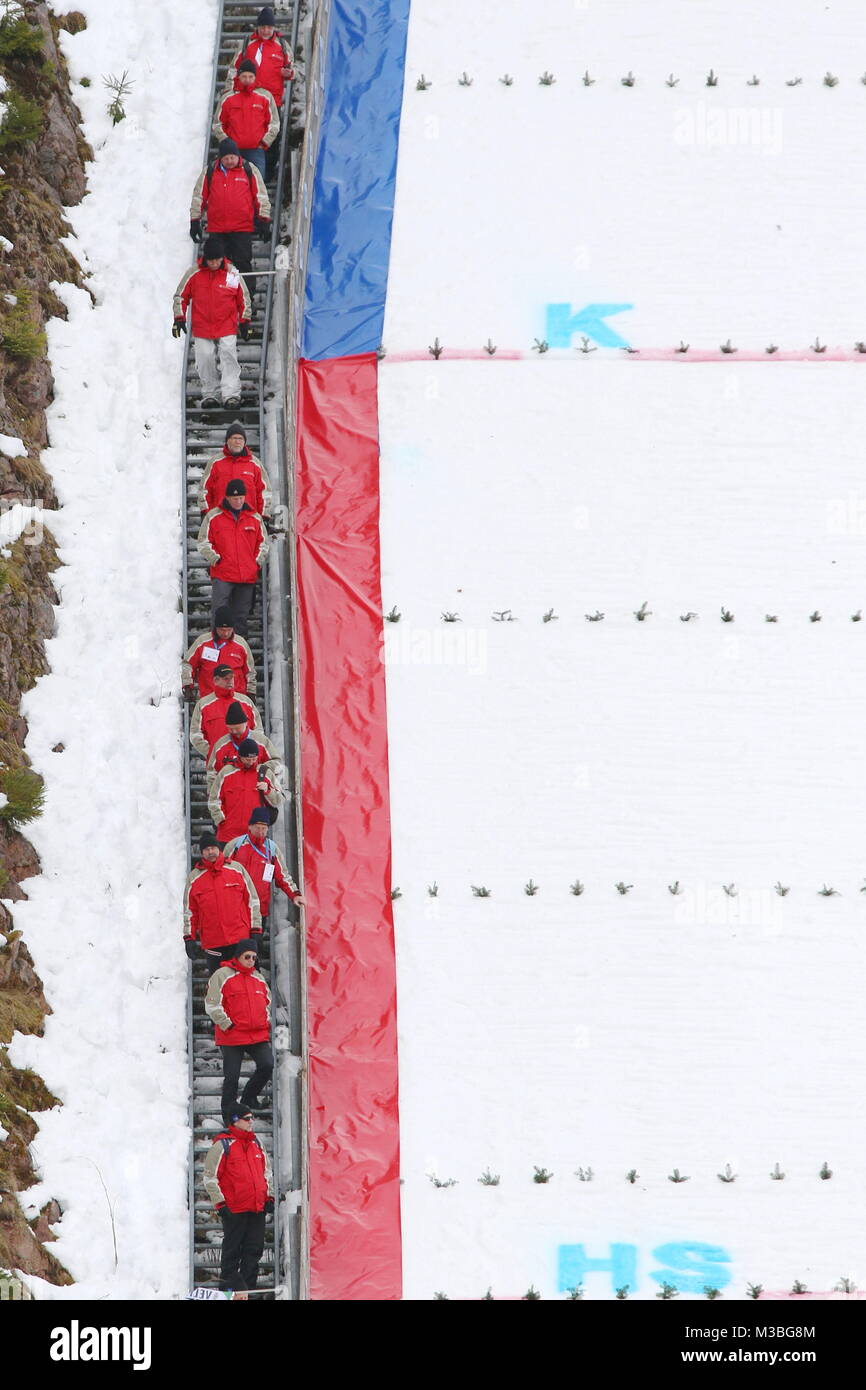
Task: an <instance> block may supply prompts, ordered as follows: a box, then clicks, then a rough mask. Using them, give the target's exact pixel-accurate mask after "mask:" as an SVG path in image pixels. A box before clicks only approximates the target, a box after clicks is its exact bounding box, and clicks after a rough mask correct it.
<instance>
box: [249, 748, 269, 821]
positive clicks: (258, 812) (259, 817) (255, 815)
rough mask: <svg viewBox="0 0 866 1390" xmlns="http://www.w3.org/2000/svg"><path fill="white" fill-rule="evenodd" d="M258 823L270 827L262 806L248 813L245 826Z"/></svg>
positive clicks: (267, 814)
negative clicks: (261, 822)
mask: <svg viewBox="0 0 866 1390" xmlns="http://www.w3.org/2000/svg"><path fill="white" fill-rule="evenodd" d="M244 742H246V740H244ZM259 821H264V823H265V825H270V823H271V817H270V813H269V812H268V811H266V810H265V808H264V806H257V807H256V808H255V810H254V811H252V812H251V813H250V818H249V820H248V821H247V825H258V823H259Z"/></svg>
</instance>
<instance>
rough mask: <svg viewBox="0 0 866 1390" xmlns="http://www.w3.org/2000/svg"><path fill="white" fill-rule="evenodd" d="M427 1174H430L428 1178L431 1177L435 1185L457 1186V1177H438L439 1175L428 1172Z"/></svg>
mask: <svg viewBox="0 0 866 1390" xmlns="http://www.w3.org/2000/svg"><path fill="white" fill-rule="evenodd" d="M427 1176H428V1178H429V1179H430V1181H431V1182H432V1184H433V1186H434V1187H456V1186H457V1179H456V1178H437V1176H436V1174H435V1173H428V1174H427Z"/></svg>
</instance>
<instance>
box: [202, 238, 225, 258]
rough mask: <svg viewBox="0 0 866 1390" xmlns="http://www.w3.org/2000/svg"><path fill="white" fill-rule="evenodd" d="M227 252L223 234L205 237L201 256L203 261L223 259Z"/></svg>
mask: <svg viewBox="0 0 866 1390" xmlns="http://www.w3.org/2000/svg"><path fill="white" fill-rule="evenodd" d="M225 253H226V248H225V243H224V242H223V239H222V237H221V236H208V237H205V239H204V241H203V242H202V247H201V258H202V260H203V261H221V260H222V259H223V257H224V255H225Z"/></svg>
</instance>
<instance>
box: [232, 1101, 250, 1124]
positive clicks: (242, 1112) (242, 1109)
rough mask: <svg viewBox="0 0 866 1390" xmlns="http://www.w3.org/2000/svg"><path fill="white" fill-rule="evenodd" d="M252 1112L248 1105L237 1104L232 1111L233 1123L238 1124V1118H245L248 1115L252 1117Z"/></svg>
mask: <svg viewBox="0 0 866 1390" xmlns="http://www.w3.org/2000/svg"><path fill="white" fill-rule="evenodd" d="M252 1114H253V1112H252V1110H251V1109H250V1107H249V1106H248V1105H236V1106H235V1108H234V1110H233V1111H232V1124H236V1123H237V1121H238V1120H245V1119H246V1118H247V1116H249V1117H250V1118H251V1119H252Z"/></svg>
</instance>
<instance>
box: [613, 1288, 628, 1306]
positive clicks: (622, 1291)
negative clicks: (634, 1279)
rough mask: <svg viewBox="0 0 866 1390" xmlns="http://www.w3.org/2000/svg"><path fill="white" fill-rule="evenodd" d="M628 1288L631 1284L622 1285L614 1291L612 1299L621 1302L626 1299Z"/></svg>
mask: <svg viewBox="0 0 866 1390" xmlns="http://www.w3.org/2000/svg"><path fill="white" fill-rule="evenodd" d="M630 1288H631V1284H623V1285H622V1287H621V1288H619V1289H617V1290H616V1293H615V1295H614V1297H615V1298H618V1299H619V1300H620V1302H622V1300H623V1299H625V1298H628V1291H629V1289H630Z"/></svg>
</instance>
